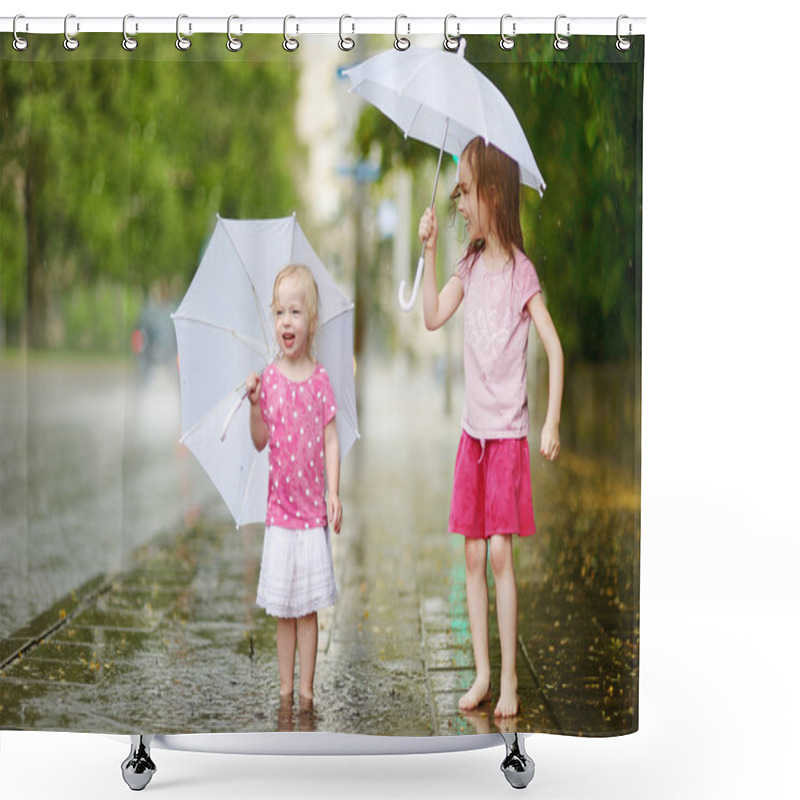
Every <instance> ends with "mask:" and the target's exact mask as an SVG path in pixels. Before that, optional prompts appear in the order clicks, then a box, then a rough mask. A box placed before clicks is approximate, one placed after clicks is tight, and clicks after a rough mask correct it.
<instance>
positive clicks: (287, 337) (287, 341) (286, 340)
mask: <svg viewBox="0 0 800 800" xmlns="http://www.w3.org/2000/svg"><path fill="white" fill-rule="evenodd" d="M293 344H294V334H293V333H284V334H283V346H284V347H285V348H286V349H287V350H288V349H291V347H292V345H293Z"/></svg>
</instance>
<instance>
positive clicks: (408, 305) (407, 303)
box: [398, 117, 450, 312]
mask: <svg viewBox="0 0 800 800" xmlns="http://www.w3.org/2000/svg"><path fill="white" fill-rule="evenodd" d="M449 127H450V117H448V118H447V119H446V120H445V123H444V136H442V146H441V147H440V148H439V162H438V163H437V164H436V177H435V178H434V180H433V194H431V204H430V206H429V207H430V208H433V204H434V202H435V201H436V188H437V187H438V185H439V173H440V172H441V169H442V155H443V154H444V143H445V141H446V140H447V130H448V128H449ZM427 243H428V240H427V239H425V241H424V242H423V243H422V254H421V255H420V257H419V261H417V274H416V275H415V276H414V286H413V288H412V289H411V297H410V298H409V299H408V300H406V299H405V293H406V282H405V281H400V290H399V292H398V300H399V301H400V308H402V309H403V311H406V312H408V311H411V309H412V308H414V303H415V302H416V301H417V294H418V293H419V284H420V282H421V280H422V272H423V269H424V267H425V245H426V244H427Z"/></svg>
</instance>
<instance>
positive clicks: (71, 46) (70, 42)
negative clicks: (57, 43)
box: [64, 14, 81, 50]
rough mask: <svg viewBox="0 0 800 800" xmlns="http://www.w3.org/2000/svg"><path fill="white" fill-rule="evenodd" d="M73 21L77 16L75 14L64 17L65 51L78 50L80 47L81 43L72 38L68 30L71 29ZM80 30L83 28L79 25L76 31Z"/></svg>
mask: <svg viewBox="0 0 800 800" xmlns="http://www.w3.org/2000/svg"><path fill="white" fill-rule="evenodd" d="M71 19H75V15H74V14H67V16H66V17H64V49H65V50H77V49H78V46H79V45H80V42H79V41H78V40H77V39H76V38H75V37H74V36H70V35H69V30H68V28H69V21H70V20H71ZM80 29H81V26H80V25H77V27H76V30H78V31H79V30H80Z"/></svg>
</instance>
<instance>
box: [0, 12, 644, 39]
mask: <svg viewBox="0 0 800 800" xmlns="http://www.w3.org/2000/svg"><path fill="white" fill-rule="evenodd" d="M125 19H126V21H125V23H124V27H125V33H126V34H127V35H128V36H131V37H132V36H136V35H138V34H141V33H173V34H176V33H178V31H179V32H180V35H182V36H191V35H192V34H194V33H222V34H225V33H228V32H229V30H230V32H231V33H234V34H235V35H237V36H241V35H245V34H264V33H276V34H284V35H290V36H304V35H320V34H328V35H331V34H335V35H340V36H341V35H344V36H352V35H358V34H360V33H364V34H367V33H371V34H388V35H392V34H394V35H400V36H413V35H414V34H438V35H440V36H441V35H444V34H445V32H446V33H447V34H448V35H450V36H460V35H468V34H479V33H489V34H490V33H495V34H498V35H505V36H509V37H513V36H517V35H522V34H526V33H549V34H554V33H555V31H556V30H557V31H558V33H559V34H560V35H561V36H580V35H593V36H614V35H621V36H625V37H627V36H636V35H641V34H644V28H645V18H644V17H628V16H626V15H622V16H621V17H619V18H617V17H570V16H568V15H566V14H559V15H558V17H515V16H512V15H510V14H505V15H503V17H502V18H501V17H459V16H458V15H455V14H450V15H448V16H447V18H444V17H411V16H405V15H400V16H398V17H355V16H350V15H349V14H345V15H343V16H342V17H341V18H340V17H303V16H293V15H290V16H288V17H237V16H233V17H230V18H229V17H196V16H192V15H190V14H181V15H180V16H179V17H177V18H176V17H137V16H135V15H132V14H129V15H127V16H126V18H125ZM15 20H16V25H15ZM229 26H230V29H229ZM14 31H16V33H17V35H19V36H23V35H25V34H40V33H41V34H61V35H62V36H63V35H69V36H71V37H78V36H80V35H81V34H84V33H120V34H122V33H123V19H122V17H82V16H80V15H77V14H69V15H67V16H66V17H34V16H31V17H28V16H25V15H22V14H20V15H17V17H5V16H4V17H0V32H3V33H12V32H14Z"/></svg>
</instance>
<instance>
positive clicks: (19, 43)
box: [11, 14, 28, 52]
mask: <svg viewBox="0 0 800 800" xmlns="http://www.w3.org/2000/svg"><path fill="white" fill-rule="evenodd" d="M19 19H25V15H24V14H17V16H16V17H14V24H13V25H12V28H11V29H12V31H13V33H14V41H13V42H12V45H13V47H14V49H15V50H18V51H19V52H22V51H23V50H26V49H27V48H28V40H27V39H24V38H23V37H22V36H20V35H19V34H18V33H17V20H19ZM27 29H28V24H27V23H25V30H27Z"/></svg>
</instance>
